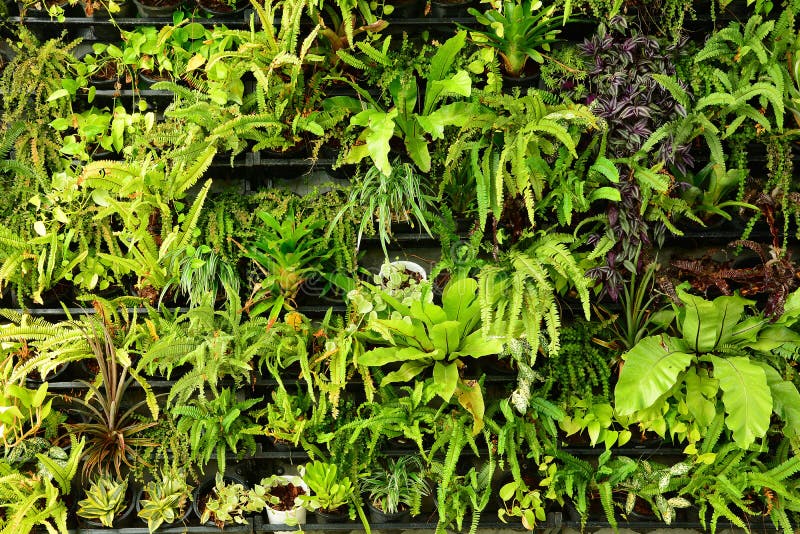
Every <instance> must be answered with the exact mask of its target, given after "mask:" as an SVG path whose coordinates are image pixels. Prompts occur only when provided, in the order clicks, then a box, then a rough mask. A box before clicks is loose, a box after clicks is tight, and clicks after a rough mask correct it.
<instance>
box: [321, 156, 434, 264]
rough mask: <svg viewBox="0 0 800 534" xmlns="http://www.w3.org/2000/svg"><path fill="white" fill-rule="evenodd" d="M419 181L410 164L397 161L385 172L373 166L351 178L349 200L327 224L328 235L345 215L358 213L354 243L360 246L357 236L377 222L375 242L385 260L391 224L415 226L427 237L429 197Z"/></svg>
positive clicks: (428, 230)
mask: <svg viewBox="0 0 800 534" xmlns="http://www.w3.org/2000/svg"><path fill="white" fill-rule="evenodd" d="M423 179H424V178H423V177H422V176H421V175H420V173H418V172H416V171H415V170H414V166H413V165H411V164H410V163H401V162H400V161H399V160H397V161H395V162H394V164H393V165H392V166H391V170H390V171H389V172H388V173H384V172H383V171H381V169H379V168H378V167H377V166H372V167H369V169H368V170H367V172H366V173H364V175H363V176H361V175H357V176H356V177H355V182H356V183H355V184H354V185H353V189H352V190H351V192H350V198H349V199H348V201H347V204H346V205H345V206H343V207H342V209H341V210H340V211H339V213H338V214H337V216H336V218H335V219H333V221H332V222H331V224H330V226H329V229H328V234H329V235H330V232H332V231H333V230H334V229H335V228H337V227H338V225H339V224H340V220H341V218H342V216H343V215H344V214H345V213H349V214H350V215H351V216H354V217H356V218H359V217H358V213H362V216H361V217H360V223H359V227H358V238H357V240H356V242H357V243H358V244H360V243H361V237H362V236H363V235H364V234H365V233H369V232H370V231H371V230H372V227H373V222H374V221H375V220H377V222H378V239H380V242H381V247H382V248H383V254H384V255H385V256H386V257H387V258H388V257H389V252H388V251H387V249H386V245H387V244H389V241H390V239H391V237H392V223H393V222H407V223H409V224H410V225H411V227H412V228H414V226H415V225H414V223H416V224H417V225H419V227H420V228H421V229H424V230H425V231H426V232H427V233H428V235H430V234H431V231H430V228H428V223H427V221H426V216H425V212H426V210H427V208H428V206H429V204H430V203H431V201H432V200H433V198H432V197H431V195H429V194H428V193H427V192H426V187H425V186H426V184H425V183H424V182H423Z"/></svg>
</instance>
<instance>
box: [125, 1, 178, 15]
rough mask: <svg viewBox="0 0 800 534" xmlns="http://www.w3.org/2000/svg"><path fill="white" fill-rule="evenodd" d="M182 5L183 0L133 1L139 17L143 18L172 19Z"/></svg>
mask: <svg viewBox="0 0 800 534" xmlns="http://www.w3.org/2000/svg"><path fill="white" fill-rule="evenodd" d="M182 3H183V0H133V4H134V5H135V6H136V11H137V12H138V13H139V16H140V17H145V18H165V19H166V18H172V13H174V12H175V10H176V9H178V8H179V7H180V5H181V4H182Z"/></svg>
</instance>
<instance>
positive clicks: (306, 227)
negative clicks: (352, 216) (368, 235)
mask: <svg viewBox="0 0 800 534" xmlns="http://www.w3.org/2000/svg"><path fill="white" fill-rule="evenodd" d="M258 217H259V219H261V222H262V225H260V226H258V227H257V230H256V232H257V233H256V239H255V240H254V241H253V242H252V243H250V244H249V245H248V247H247V254H246V256H247V257H248V258H250V259H251V260H253V261H254V262H255V266H256V267H257V268H258V269H259V270H260V271H261V274H262V275H263V277H264V278H263V279H262V281H261V282H259V283H257V284H256V285H255V287H254V288H253V291H252V294H251V295H250V298H249V299H248V301H247V302H246V303H245V309H246V310H247V311H248V312H249V314H250V315H251V316H257V315H260V314H262V313H264V312H265V311H267V310H269V312H270V313H269V318H270V319H271V320H274V319H276V318H277V317H278V315H279V314H280V312H281V310H283V309H284V308H285V309H287V310H292V309H294V308H295V307H296V303H295V302H294V299H295V297H296V296H297V293H298V292H299V291H300V286H301V285H302V284H303V282H305V281H306V280H307V279H308V278H309V277H310V276H311V275H313V274H318V273H319V272H320V264H321V262H322V261H323V260H324V259H326V258H327V257H328V256H329V255H330V253H329V252H325V251H324V250H323V249H322V248H321V245H322V243H323V239H322V237H316V236H314V233H315V232H316V231H317V230H319V229H321V228H322V227H323V226H324V223H323V221H314V220H311V219H306V220H302V221H300V220H297V217H296V216H295V213H294V210H293V209H291V208H290V209H289V212H288V213H287V214H286V216H285V218H284V219H283V220H282V221H280V222H279V221H278V219H276V218H275V216H274V215H272V214H271V213H269V212H266V211H262V212H259V213H258Z"/></svg>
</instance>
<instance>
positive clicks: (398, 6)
mask: <svg viewBox="0 0 800 534" xmlns="http://www.w3.org/2000/svg"><path fill="white" fill-rule="evenodd" d="M386 3H387V4H391V5H392V7H394V10H393V11H392V13H391V15H387V16H386V18H387V19H388V20H399V19H415V18H419V17H421V16H422V13H423V8H424V6H425V3H424V2H423V1H422V0H389V1H387V2H386Z"/></svg>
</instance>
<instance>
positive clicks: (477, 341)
mask: <svg viewBox="0 0 800 534" xmlns="http://www.w3.org/2000/svg"><path fill="white" fill-rule="evenodd" d="M477 290H478V284H477V282H476V281H475V280H473V279H471V278H465V279H461V280H451V281H450V282H449V283H448V284H447V286H446V287H445V289H444V292H443V293H442V305H441V306H438V305H436V304H432V303H430V302H427V301H426V299H425V298H423V299H422V300H421V301H419V302H412V303H411V305H410V306H406V305H404V304H402V303H401V302H399V301H397V300H396V299H393V298H392V297H390V296H389V295H387V294H386V293H384V294H383V295H382V298H383V300H385V301H386V303H388V304H389V306H391V308H392V310H393V313H392V317H391V318H389V319H380V318H377V317H375V318H371V319H370V320H369V322H368V323H367V328H368V330H370V331H372V332H374V333H375V334H377V335H371V336H370V337H367V339H368V340H369V341H370V342H372V343H374V344H376V345H381V346H379V347H378V348H374V349H371V350H369V351H366V352H365V353H364V354H362V355H361V356H360V357H359V360H358V361H359V363H360V364H362V365H366V366H370V367H381V366H384V365H386V364H389V363H394V362H399V363H401V364H402V365H401V366H400V368H399V369H398V370H396V371H392V372H390V373H388V374H387V375H386V376H385V377H384V378H383V380H382V381H381V386H384V385H387V384H392V383H395V382H407V381H409V380H413V379H414V378H415V377H417V376H418V375H419V374H421V373H422V372H423V371H426V370H428V369H430V368H431V367H432V368H433V378H432V380H430V379H429V385H428V388H429V392H428V393H427V394H426V396H427V397H428V398H430V397H432V396H434V395H438V396H439V397H441V398H442V399H444V400H445V401H449V400H450V399H451V398H452V397H453V395H456V397H457V398H458V401H459V403H460V404H461V405H462V406H463V407H464V409H466V410H467V411H469V412H470V413H471V414H472V416H473V417H474V419H475V422H474V427H473V433H474V434H478V433H479V432H480V430H481V428H483V411H484V405H483V393H482V392H481V386H480V384H478V383H476V382H475V381H467V380H464V379H463V378H461V377H460V376H459V372H458V370H459V368H460V367H461V366H462V365H463V363H462V361H461V359H462V358H467V357H471V358H480V357H482V356H487V355H490V354H497V353H499V352H500V351H501V350H502V348H503V344H504V342H505V341H506V339H508V336H507V334H506V333H505V330H506V328H505V326H504V323H503V322H502V320H498V321H496V322H495V324H494V328H493V329H492V335H490V336H488V335H486V334H485V332H484V330H482V329H481V328H480V320H481V314H480V312H481V306H480V303H479V300H478V294H477ZM423 291H425V290H424V289H423Z"/></svg>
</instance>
